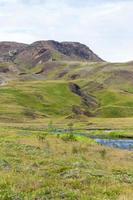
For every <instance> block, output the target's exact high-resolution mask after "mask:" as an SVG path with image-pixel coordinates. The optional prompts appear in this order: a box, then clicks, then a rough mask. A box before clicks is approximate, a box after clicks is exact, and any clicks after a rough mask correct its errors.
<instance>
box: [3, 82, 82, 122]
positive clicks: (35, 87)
mask: <svg viewBox="0 0 133 200" xmlns="http://www.w3.org/2000/svg"><path fill="white" fill-rule="evenodd" d="M0 96H1V98H0V117H1V119H6V118H7V119H8V118H9V119H14V120H16V121H17V120H18V121H19V120H20V121H23V120H24V119H26V118H31V119H32V118H33V119H34V118H36V117H44V118H45V117H49V116H51V117H60V116H62V117H63V116H64V117H66V116H68V115H70V114H72V106H73V105H78V106H81V99H80V97H79V96H77V95H75V94H74V93H72V92H71V91H70V89H69V86H68V84H67V83H66V82H62V81H51V82H49V81H48V82H46V81H29V82H21V83H20V82H19V83H13V84H12V85H11V84H10V85H8V86H4V87H1V88H0Z"/></svg>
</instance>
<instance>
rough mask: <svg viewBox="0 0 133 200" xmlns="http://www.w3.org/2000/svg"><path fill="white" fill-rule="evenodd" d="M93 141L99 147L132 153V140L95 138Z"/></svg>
mask: <svg viewBox="0 0 133 200" xmlns="http://www.w3.org/2000/svg"><path fill="white" fill-rule="evenodd" d="M95 141H96V142H97V143H99V144H101V145H104V146H108V147H112V148H119V149H126V150H130V151H133V139H132V140H128V139H100V138H96V139H95Z"/></svg>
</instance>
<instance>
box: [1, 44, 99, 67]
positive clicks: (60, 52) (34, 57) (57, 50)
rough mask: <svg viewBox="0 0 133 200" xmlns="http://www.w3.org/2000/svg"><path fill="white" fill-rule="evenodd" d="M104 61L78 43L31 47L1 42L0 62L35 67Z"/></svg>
mask: <svg viewBox="0 0 133 200" xmlns="http://www.w3.org/2000/svg"><path fill="white" fill-rule="evenodd" d="M60 60H69V61H71V60H72V61H75V60H77V61H93V62H100V61H102V59H101V58H99V57H98V56H97V55H96V54H95V53H93V51H91V50H90V49H89V47H87V46H85V45H83V44H80V43H76V42H61V43H60V42H56V41H52V40H50V41H37V42H34V43H33V44H31V45H27V44H22V43H15V42H1V43H0V61H14V62H15V63H17V64H23V65H27V66H31V67H32V66H35V65H37V64H41V63H45V62H47V61H60Z"/></svg>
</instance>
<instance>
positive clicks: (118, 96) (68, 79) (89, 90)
mask: <svg viewBox="0 0 133 200" xmlns="http://www.w3.org/2000/svg"><path fill="white" fill-rule="evenodd" d="M0 83H1V87H0V93H1V98H0V119H1V120H6V121H8V120H12V121H15V120H17V121H21V120H22V121H24V120H27V119H29V120H33V119H34V120H37V119H40V118H44V119H45V118H57V117H58V118H60V117H63V118H64V119H68V118H69V119H70V118H82V117H86V118H88V117H133V103H132V102H133V63H132V62H129V63H108V62H105V61H103V60H102V59H101V58H99V57H98V56H97V55H96V54H95V53H93V52H92V51H91V50H90V49H89V48H88V47H87V46H85V45H83V44H80V43H73V42H62V43H59V42H55V41H38V42H35V43H33V44H31V45H26V44H21V43H12V42H1V43H0Z"/></svg>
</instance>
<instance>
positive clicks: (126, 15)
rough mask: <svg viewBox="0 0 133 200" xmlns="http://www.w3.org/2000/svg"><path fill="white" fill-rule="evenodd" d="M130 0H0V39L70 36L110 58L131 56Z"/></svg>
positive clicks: (132, 15) (28, 40)
mask: <svg viewBox="0 0 133 200" xmlns="http://www.w3.org/2000/svg"><path fill="white" fill-rule="evenodd" d="M132 10H133V2H132V1H130V0H127V1H123V0H121V1H120V0H118V1H117V0H116V1H114V0H112V1H111V0H109V1H105V0H99V1H98V0H94V1H91V0H90V1H89V0H88V1H85V0H83V1H82V2H81V1H80V0H77V1H75V0H71V1H70V0H60V1H59V0H38V1H37V0H0V27H1V31H0V40H11V41H19V42H25V43H31V42H33V41H35V40H45V39H54V40H59V41H64V40H71V41H79V42H82V43H85V44H87V45H88V46H90V47H91V48H92V50H93V51H95V52H96V53H98V54H99V55H100V56H101V57H102V58H104V59H106V60H109V61H127V60H133V51H132V45H133V27H132V19H133V12H132Z"/></svg>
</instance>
